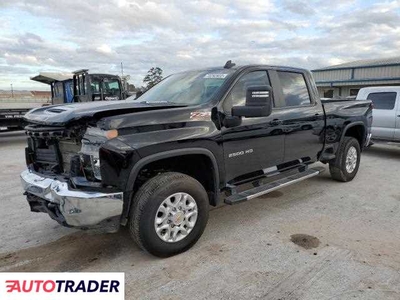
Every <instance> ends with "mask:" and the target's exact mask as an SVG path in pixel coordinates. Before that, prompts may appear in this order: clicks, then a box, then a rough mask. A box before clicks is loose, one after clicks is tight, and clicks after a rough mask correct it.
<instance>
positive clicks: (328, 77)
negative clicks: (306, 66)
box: [312, 56, 400, 98]
mask: <svg viewBox="0 0 400 300" xmlns="http://www.w3.org/2000/svg"><path fill="white" fill-rule="evenodd" d="M312 73H313V76H314V79H315V81H316V83H317V87H318V91H319V94H320V97H321V98H332V97H343V98H346V97H349V96H350V97H351V96H357V93H358V91H359V89H360V88H362V87H367V86H382V85H400V56H399V57H393V58H387V59H370V60H359V61H355V62H350V63H345V64H340V65H336V66H330V67H326V68H322V69H317V70H312Z"/></svg>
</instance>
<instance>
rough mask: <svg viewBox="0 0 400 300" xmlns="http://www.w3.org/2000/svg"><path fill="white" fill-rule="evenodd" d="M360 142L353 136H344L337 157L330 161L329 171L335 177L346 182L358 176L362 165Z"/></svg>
mask: <svg viewBox="0 0 400 300" xmlns="http://www.w3.org/2000/svg"><path fill="white" fill-rule="evenodd" d="M360 157H361V150H360V144H359V143H358V141H357V140H356V139H355V138H353V137H344V140H343V142H342V143H341V145H340V147H339V150H338V151H337V154H336V159H335V160H333V161H332V162H330V163H329V171H330V173H331V176H332V178H333V179H335V180H338V181H342V182H346V181H351V180H353V178H354V177H355V176H356V174H357V172H358V168H359V166H360Z"/></svg>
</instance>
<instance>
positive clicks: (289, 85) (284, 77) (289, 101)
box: [278, 71, 310, 106]
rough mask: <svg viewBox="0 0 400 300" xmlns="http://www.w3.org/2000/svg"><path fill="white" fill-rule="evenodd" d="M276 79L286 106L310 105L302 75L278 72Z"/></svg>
mask: <svg viewBox="0 0 400 300" xmlns="http://www.w3.org/2000/svg"><path fill="white" fill-rule="evenodd" d="M278 77H279V81H280V83H281V87H282V93H283V97H284V99H285V103H286V106H299V105H309V104H310V96H309V94H308V89H307V85H306V81H305V80H304V77H303V74H299V73H291V72H279V71H278Z"/></svg>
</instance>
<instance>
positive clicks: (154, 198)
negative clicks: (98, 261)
mask: <svg viewBox="0 0 400 300" xmlns="http://www.w3.org/2000/svg"><path fill="white" fill-rule="evenodd" d="M208 203H209V202H208V195H207V192H206V191H205V189H204V187H203V186H202V185H201V183H200V182H198V181H197V180H196V179H194V178H192V177H190V176H187V175H185V174H181V173H175V172H168V173H163V174H160V175H157V176H155V177H153V178H151V179H149V180H148V181H147V182H146V183H145V184H144V185H143V186H142V187H141V188H140V189H139V191H138V192H137V193H136V195H135V196H134V199H133V207H132V208H131V212H130V221H129V231H130V234H131V236H132V237H133V239H134V240H135V242H136V243H137V244H138V245H139V246H140V247H141V248H142V249H144V250H146V251H148V252H150V253H151V254H153V255H155V256H159V257H168V256H172V255H175V254H178V253H181V252H184V251H186V250H188V249H189V248H190V247H192V246H193V245H194V244H195V243H196V242H197V240H198V239H199V238H200V236H201V235H202V233H203V231H204V229H205V227H206V224H207V221H208Z"/></svg>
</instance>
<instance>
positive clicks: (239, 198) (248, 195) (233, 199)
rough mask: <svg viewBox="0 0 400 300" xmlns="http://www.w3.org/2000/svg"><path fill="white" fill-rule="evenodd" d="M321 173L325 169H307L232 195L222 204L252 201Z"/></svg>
mask: <svg viewBox="0 0 400 300" xmlns="http://www.w3.org/2000/svg"><path fill="white" fill-rule="evenodd" d="M323 171H325V169H324V168H321V167H315V168H312V169H308V170H306V171H303V172H300V173H297V174H294V175H291V176H288V177H286V178H282V179H279V180H276V181H273V182H270V183H267V184H264V185H261V186H258V187H255V188H252V189H249V190H246V191H243V192H241V193H237V194H233V195H232V196H229V197H227V198H225V201H224V202H225V203H226V204H229V205H233V204H237V203H241V202H244V201H247V200H250V199H253V198H257V197H259V196H261V195H265V194H268V193H270V192H272V191H275V190H277V189H280V188H282V187H285V186H288V185H291V184H293V183H296V182H299V181H302V180H304V179H307V178H311V177H314V176H317V175H319V174H320V173H322V172H323Z"/></svg>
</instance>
